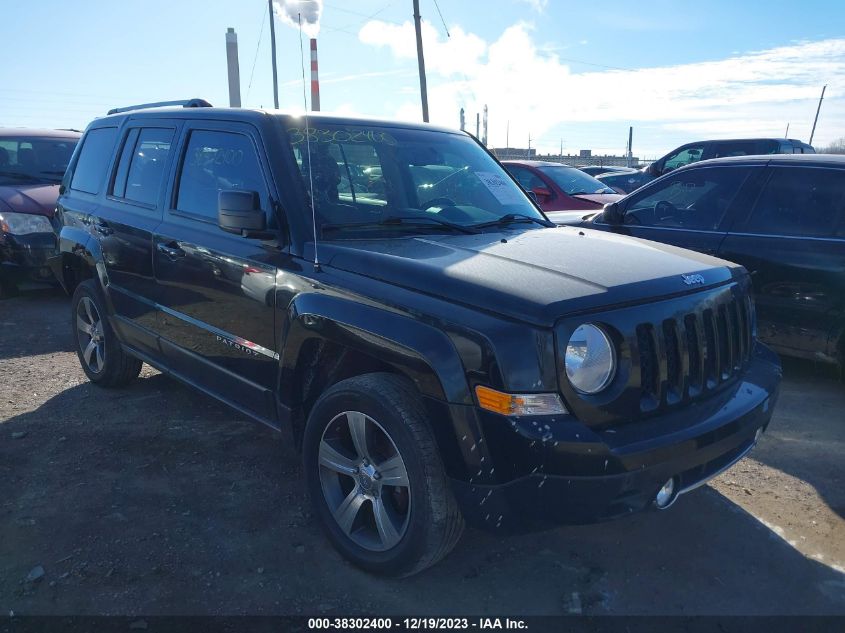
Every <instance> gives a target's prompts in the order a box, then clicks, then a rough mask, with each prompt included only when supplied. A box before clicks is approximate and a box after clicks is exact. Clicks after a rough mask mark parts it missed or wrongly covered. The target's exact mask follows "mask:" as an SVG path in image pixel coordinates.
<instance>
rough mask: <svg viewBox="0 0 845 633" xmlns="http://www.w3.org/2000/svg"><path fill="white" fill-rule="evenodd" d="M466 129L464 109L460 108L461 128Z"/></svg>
mask: <svg viewBox="0 0 845 633" xmlns="http://www.w3.org/2000/svg"><path fill="white" fill-rule="evenodd" d="M465 129H467V121H466V117H465V116H464V109H463V108H461V130H465Z"/></svg>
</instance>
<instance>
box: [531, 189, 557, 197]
mask: <svg viewBox="0 0 845 633" xmlns="http://www.w3.org/2000/svg"><path fill="white" fill-rule="evenodd" d="M531 193H533V194H534V195H535V196H537V198H538V199H540V200H542V199H543V198H551V197H552V192H551V191H549V190H548V189H546V188H545V187H534V188H533V189H532V190H531Z"/></svg>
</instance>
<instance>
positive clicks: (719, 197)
mask: <svg viewBox="0 0 845 633" xmlns="http://www.w3.org/2000/svg"><path fill="white" fill-rule="evenodd" d="M746 175H747V170H744V169H742V168H741V167H711V168H708V169H692V170H687V171H684V172H681V173H679V174H675V175H674V176H671V177H669V178H667V179H666V180H664V181H662V182H660V183H658V184H655V185H654V186H651V187H647V188H646V189H645V190H644V191H642V192H641V193H639V194H635V195H634V196H632V199H631V200H630V202H628V204H627V205H626V210H625V224H628V225H632V226H638V225H643V226H659V227H668V228H679V229H688V230H696V231H713V230H715V229H716V228H717V227H718V226H719V223H720V222H721V221H722V217H724V215H725V212H726V211H727V210H728V207H729V206H730V204H731V202H732V201H733V199H734V197H735V196H736V194H737V192H738V191H739V188H740V186H741V185H742V183H743V182H744V180H745V177H746Z"/></svg>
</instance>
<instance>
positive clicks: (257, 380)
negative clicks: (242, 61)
mask: <svg viewBox="0 0 845 633" xmlns="http://www.w3.org/2000/svg"><path fill="white" fill-rule="evenodd" d="M269 174H270V169H269V165H268V163H267V160H266V158H265V152H264V150H263V147H262V144H261V141H260V136H259V135H258V134H257V132H256V130H255V129H254V128H253V127H252V126H250V125H247V124H242V123H224V122H211V121H208V122H206V121H197V122H192V123H188V124H186V126H185V130H184V132H183V134H182V140H181V144H180V149H179V158H178V161H177V165H176V168H175V169H174V175H173V182H172V186H171V188H170V191H169V193H168V208H167V210H166V211H165V214H164V218H163V222H162V224H161V225H160V226H159V227H158V229H157V231H156V233H155V236H154V240H153V241H154V249H153V262H154V269H155V280H156V301H157V304H158V307H159V313H158V319H159V323H158V329H159V331H160V333H161V336H162V341H161V346H162V351H163V353H164V355H165V358H166V362H167V363H168V365H170V366H171V367H172V369H173V370H174V371H175V372H177V373H179V374H180V375H181V376H183V377H184V378H186V379H187V380H189V381H190V382H192V383H194V384H195V385H196V386H198V387H200V388H202V389H206V390H208V391H211V392H212V393H214V394H215V395H216V396H218V397H221V398H223V399H225V400H227V401H228V402H229V403H230V404H232V405H234V406H236V407H238V408H240V409H242V410H244V411H247V412H249V413H251V414H253V415H256V416H258V417H260V418H263V419H265V420H268V421H269V420H272V419H273V418H274V417H275V406H274V404H273V398H272V392H271V390H272V388H273V384H274V381H275V377H276V369H277V365H278V354H277V353H276V349H277V346H276V336H275V324H274V307H275V287H276V267H275V265H274V261H275V258H278V256H279V253H278V248H277V246H278V244H277V242H273V243H265V242H262V241H261V240H257V239H247V238H244V237H241V236H237V235H232V234H229V233H226V232H224V231H223V230H221V229H220V228H219V226H218V224H217V197H218V193H219V192H220V191H222V190H233V189H240V190H245V191H256V192H258V195H259V198H260V200H261V205H262V208H263V209H264V210H265V213H266V214H267V225H268V226H269V227H271V228H275V225H276V218H275V214H274V213H273V212H272V202H271V200H273V199H276V197H275V193H273V192H272V190H271V186H270V182H271V180H270V178H269Z"/></svg>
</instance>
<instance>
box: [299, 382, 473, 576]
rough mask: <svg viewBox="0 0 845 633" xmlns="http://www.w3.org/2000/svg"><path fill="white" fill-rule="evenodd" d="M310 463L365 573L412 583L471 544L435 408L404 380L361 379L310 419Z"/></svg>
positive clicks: (327, 508)
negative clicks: (433, 422)
mask: <svg viewBox="0 0 845 633" xmlns="http://www.w3.org/2000/svg"><path fill="white" fill-rule="evenodd" d="M303 461H304V467H305V477H306V482H307V485H308V491H309V494H310V496H311V500H312V503H313V505H314V509H315V512H316V514H317V516H319V517H320V519H321V521H322V523H323V526H324V528H325V530H326V533H327V535H328V537H329V539H330V540H331V541H332V543H333V545H334V546H335V547H336V548H337V549H338V550H339V551H340V553H341V554H343V555H344V556H345V557H346V558H347V559H349V560H350V561H352V562H353V563H354V564H356V565H358V566H359V567H362V568H364V569H366V570H368V571H371V572H375V573H380V574H387V575H392V576H409V575H411V574H415V573H417V572H419V571H422V570H423V569H425V568H426V567H429V566H431V565H433V564H434V563H436V562H437V561H439V560H440V559H441V558H443V557H444V556H445V555H446V554H448V553H449V551H451V550H452V548H453V547H454V546H455V544H456V543H457V542H458V539H459V538H460V536H461V533H462V531H463V525H464V524H463V517H462V516H461V514H460V511H459V510H458V507H457V503H456V502H455V499H454V497H453V496H452V491H451V489H450V488H449V484H448V482H447V479H446V473H445V471H444V469H443V463H442V462H441V460H440V456H439V453H438V451H437V445H436V443H435V441H434V438H433V437H432V434H431V430H430V429H429V427H428V422H427V416H426V412H425V408H424V406H423V404H422V402H421V400H420V397H419V394H418V393H417V391H416V389H415V388H414V386H413V385H412V384H411V383H410V382H408V381H407V380H405V379H403V378H400V377H398V376H394V375H391V374H369V375H365V376H357V377H354V378H350V379H348V380H344V381H342V382H340V383H338V384H336V385H334V386H333V387H331V388H330V389H329V390H328V391H326V393H325V394H323V395H322V396H321V397H320V399H319V400H318V401H317V403H316V404H315V405H314V408H313V409H312V411H311V414H310V415H309V417H308V423H307V425H306V428H305V436H304V438H303Z"/></svg>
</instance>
